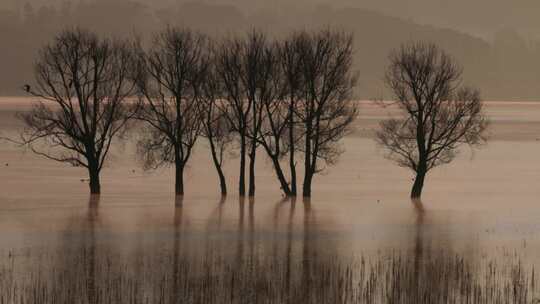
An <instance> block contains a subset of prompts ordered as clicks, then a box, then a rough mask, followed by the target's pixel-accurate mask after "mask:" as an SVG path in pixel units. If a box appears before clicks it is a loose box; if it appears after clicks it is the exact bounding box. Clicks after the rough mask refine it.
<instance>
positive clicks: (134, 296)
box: [0, 248, 537, 304]
mask: <svg viewBox="0 0 540 304" xmlns="http://www.w3.org/2000/svg"><path fill="white" fill-rule="evenodd" d="M95 250H96V249H95V248H85V249H84V250H81V251H80V252H78V254H77V255H72V254H70V253H68V252H66V253H64V254H65V256H57V257H50V256H46V255H45V256H44V257H43V260H42V261H41V262H46V261H50V260H51V259H52V258H56V259H60V260H61V259H65V260H66V263H60V264H58V265H54V266H52V267H50V268H44V267H33V266H32V267H30V268H29V271H26V272H24V273H19V272H18V271H16V269H15V267H16V266H14V265H16V264H17V263H14V261H13V259H16V258H15V257H11V256H10V257H9V258H8V259H7V260H8V262H6V263H4V264H3V266H1V267H0V304H4V303H10V304H11V303H13V304H19V303H21V304H22V303H36V304H41V303H70V304H71V303H85V304H86V303H89V304H95V303H133V304H138V303H164V304H167V303H460V304H461V303H486V304H487V303H490V304H497V303H535V302H534V301H535V299H534V297H535V296H536V295H537V287H536V278H535V273H534V269H533V268H530V269H525V267H524V266H523V265H522V264H521V263H520V262H519V261H515V262H508V263H504V264H500V263H496V262H489V263H486V264H484V265H476V266H475V265H473V263H470V262H468V261H467V260H466V259H465V258H463V257H461V256H459V255H443V254H441V255H434V256H429V257H424V258H423V261H422V262H419V261H418V259H417V258H415V257H414V256H408V255H400V254H392V255H389V256H377V257H373V258H364V257H360V258H351V259H342V258H335V257H321V256H318V255H313V256H310V258H309V259H302V260H301V261H300V262H299V263H296V262H293V261H290V260H289V261H287V260H286V259H277V258H276V257H268V256H266V257H263V256H251V257H248V258H240V259H238V257H235V258H233V257H230V256H226V255H220V254H215V253H214V254H210V255H202V256H188V255H181V254H173V255H171V256H168V257H166V258H163V257H146V256H145V257H142V258H139V259H136V261H135V262H134V263H130V262H128V261H127V260H126V259H123V258H121V257H120V256H118V255H114V254H108V253H104V252H101V253H100V254H99V255H96V251H95ZM295 261H296V260H295ZM44 264H45V263H44Z"/></svg>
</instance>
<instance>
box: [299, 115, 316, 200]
mask: <svg viewBox="0 0 540 304" xmlns="http://www.w3.org/2000/svg"><path fill="white" fill-rule="evenodd" d="M311 132H312V126H311V119H310V118H308V120H307V122H306V135H305V139H306V146H305V153H304V154H305V155H304V172H305V173H304V189H303V193H302V195H303V196H304V197H311V180H312V179H313V174H314V172H313V171H314V170H315V168H311V157H312V155H311V153H312V152H311Z"/></svg>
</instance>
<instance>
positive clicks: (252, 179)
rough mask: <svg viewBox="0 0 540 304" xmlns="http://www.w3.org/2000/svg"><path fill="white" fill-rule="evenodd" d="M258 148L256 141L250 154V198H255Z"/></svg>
mask: <svg viewBox="0 0 540 304" xmlns="http://www.w3.org/2000/svg"><path fill="white" fill-rule="evenodd" d="M256 150H257V146H256V143H255V141H253V143H252V144H251V151H250V153H249V196H250V197H253V196H255V157H256V156H257V154H256V153H257V151H256Z"/></svg>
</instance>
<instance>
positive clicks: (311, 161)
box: [295, 30, 357, 197]
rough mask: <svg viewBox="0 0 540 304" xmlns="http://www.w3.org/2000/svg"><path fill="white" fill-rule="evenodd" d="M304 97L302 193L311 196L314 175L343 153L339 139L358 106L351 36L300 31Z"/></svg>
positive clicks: (301, 117) (300, 103)
mask: <svg viewBox="0 0 540 304" xmlns="http://www.w3.org/2000/svg"><path fill="white" fill-rule="evenodd" d="M301 35H303V36H304V38H302V39H300V43H299V45H298V50H297V51H298V52H299V53H300V55H299V56H300V58H301V62H302V76H301V77H302V81H303V85H302V87H303V90H302V99H300V100H298V101H297V103H298V104H297V105H296V110H295V112H296V117H297V119H298V121H299V123H300V124H301V125H302V128H303V132H304V139H303V140H304V148H303V152H304V156H305V158H304V172H305V173H304V174H305V175H304V185H303V196H304V197H310V196H311V184H312V180H313V176H314V175H315V174H317V173H319V172H320V171H321V170H323V169H324V166H323V165H322V164H324V163H326V164H333V163H334V162H335V161H336V160H337V158H338V156H339V155H340V154H341V153H342V149H341V147H340V145H339V141H340V140H341V139H342V138H343V137H344V136H345V135H346V134H347V133H348V132H349V131H350V130H351V123H352V122H353V121H354V119H355V118H356V114H357V107H356V105H355V104H354V103H353V101H352V90H353V87H354V86H355V84H356V79H357V77H356V73H354V72H353V71H352V52H353V40H352V36H351V35H349V34H346V33H342V32H336V31H332V30H323V31H319V32H316V33H309V34H301Z"/></svg>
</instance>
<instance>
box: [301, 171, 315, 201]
mask: <svg viewBox="0 0 540 304" xmlns="http://www.w3.org/2000/svg"><path fill="white" fill-rule="evenodd" d="M312 181H313V172H312V171H311V169H310V170H309V171H307V172H306V173H305V176H304V189H303V193H302V195H303V196H304V197H311V182H312Z"/></svg>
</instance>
